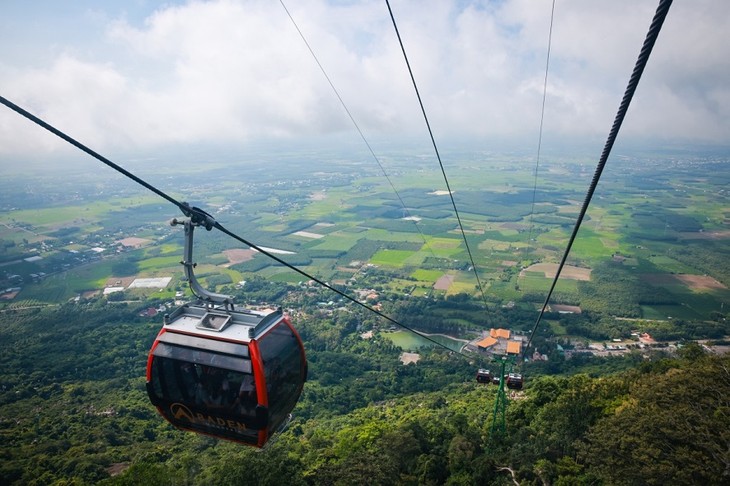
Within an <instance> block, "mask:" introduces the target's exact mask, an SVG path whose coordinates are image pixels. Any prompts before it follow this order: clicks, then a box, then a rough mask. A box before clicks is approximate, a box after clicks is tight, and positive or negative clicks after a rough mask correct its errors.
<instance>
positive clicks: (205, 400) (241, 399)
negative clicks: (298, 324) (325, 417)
mask: <svg viewBox="0 0 730 486" xmlns="http://www.w3.org/2000/svg"><path fill="white" fill-rule="evenodd" d="M173 224H178V222H177V221H175V220H173ZM182 224H184V225H185V236H186V238H185V261H183V265H184V266H185V274H186V276H187V278H188V280H189V282H190V287H191V289H192V290H193V293H194V294H196V295H197V296H198V297H199V298H200V300H199V301H198V302H196V303H191V304H185V305H183V306H182V307H179V308H178V309H176V310H175V311H174V312H172V313H171V314H169V315H166V316H165V320H164V325H163V327H162V329H161V330H160V333H159V334H158V335H157V338H156V339H155V342H154V344H153V345H152V349H151V350H150V354H149V358H148V360H147V393H148V395H149V397H150V400H151V401H152V403H153V404H154V405H155V406H156V407H157V409H158V411H159V412H160V414H161V415H162V416H163V417H164V418H165V419H167V420H168V421H169V422H170V423H172V424H173V425H174V426H175V427H178V428H180V429H184V430H191V431H194V432H200V433H203V434H207V435H211V436H214V437H218V438H221V439H227V440H232V441H236V442H241V443H244V444H249V445H253V446H256V447H263V446H264V444H266V442H267V440H268V439H269V437H271V435H272V434H273V433H275V432H276V431H277V430H279V429H280V428H281V427H283V426H285V425H286V423H287V422H288V420H289V418H290V412H291V411H292V409H293V408H294V406H295V405H296V403H297V400H298V399H299V396H300V394H301V392H302V388H303V386H304V381H305V380H306V375H307V362H306V358H305V354H304V347H303V345H302V340H301V338H300V337H299V334H298V333H297V332H296V330H295V329H294V327H293V326H292V325H291V322H290V321H289V318H288V317H287V316H285V315H284V314H283V313H282V311H281V309H279V310H277V311H276V312H273V313H269V314H265V313H261V312H255V311H252V310H248V309H243V308H240V307H237V306H234V305H233V303H232V299H231V298H230V297H228V296H225V295H221V294H215V293H212V292H208V291H207V290H205V289H203V288H202V287H201V286H200V284H199V283H198V282H197V280H196V279H195V275H194V274H193V266H194V265H193V263H192V246H193V229H194V226H196V225H197V224H196V223H193V222H191V221H185V222H183V223H182Z"/></svg>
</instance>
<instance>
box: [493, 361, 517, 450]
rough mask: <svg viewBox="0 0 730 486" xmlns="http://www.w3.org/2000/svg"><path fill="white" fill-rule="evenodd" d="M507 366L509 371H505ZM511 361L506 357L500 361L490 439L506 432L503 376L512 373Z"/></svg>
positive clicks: (505, 397) (505, 396) (505, 398)
mask: <svg viewBox="0 0 730 486" xmlns="http://www.w3.org/2000/svg"><path fill="white" fill-rule="evenodd" d="M507 364H509V370H507ZM512 364H513V360H511V359H510V358H508V357H507V356H503V357H502V359H501V360H500V367H499V368H500V369H499V389H498V390H497V397H496V398H495V399H494V412H493V417H492V430H491V432H490V434H489V435H490V437H492V438H495V437H496V435H495V433H496V432H497V431H499V433H501V434H504V433H505V432H506V431H507V420H506V418H505V412H506V410H507V394H506V393H505V391H504V385H505V382H506V381H507V380H506V379H505V376H506V375H507V373H509V372H511V371H512Z"/></svg>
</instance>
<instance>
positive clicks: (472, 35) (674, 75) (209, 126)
mask: <svg viewBox="0 0 730 486" xmlns="http://www.w3.org/2000/svg"><path fill="white" fill-rule="evenodd" d="M656 5H657V2H656V1H654V0H641V1H634V0H618V1H613V2H581V1H577V0H568V1H564V0H559V1H557V2H556V7H555V9H556V10H555V23H554V33H553V41H552V52H551V61H550V75H549V80H548V88H547V100H546V111H545V135H544V142H545V143H546V144H548V145H550V144H554V145H556V146H559V145H561V144H565V145H568V146H569V145H570V143H574V142H576V141H578V140H580V141H582V142H586V141H587V142H590V143H591V144H592V146H595V147H596V148H595V152H596V155H597V152H598V150H600V147H601V145H602V143H603V141H604V140H605V137H606V134H607V132H608V129H609V128H610V125H611V122H612V121H613V116H614V114H615V111H616V108H617V106H618V102H619V101H620V98H621V95H622V94H623V90H624V88H625V85H626V82H627V80H628V77H629V74H630V72H631V69H632V67H633V64H634V62H635V59H636V56H637V54H638V50H639V47H640V46H641V43H642V41H643V39H644V36H645V35H646V31H647V29H648V26H649V23H650V20H651V18H652V15H653V13H654V10H655V9H656ZM287 7H288V8H289V10H290V12H291V14H292V15H293V17H294V19H295V20H296V21H297V23H298V25H299V27H300V28H301V30H302V32H303V33H304V35H305V36H306V37H307V39H308V41H309V43H310V45H311V47H312V49H313V50H314V52H315V53H316V55H317V56H318V58H319V60H320V62H321V63H322V65H323V66H324V68H325V69H326V70H327V72H328V74H329V76H330V78H331V79H332V81H333V83H334V84H335V86H336V87H337V89H338V90H339V92H340V94H341V96H342V98H343V100H344V101H345V103H346V104H347V105H348V108H349V109H350V111H351V112H352V114H353V116H354V117H355V119H356V120H357V122H358V124H359V125H360V127H361V128H362V130H363V132H364V133H365V135H366V137H368V138H370V139H371V140H374V141H375V142H376V143H377V142H378V141H384V143H385V141H387V142H388V143H394V144H395V145H397V142H398V140H399V139H406V138H409V137H410V138H411V139H412V138H413V137H416V140H418V141H419V142H420V141H422V142H423V145H422V146H423V147H424V150H427V149H428V140H427V138H426V132H425V126H424V124H423V119H422V117H421V115H420V111H419V108H418V104H417V100H416V98H415V95H414V93H413V88H412V86H411V84H410V80H409V78H408V74H407V71H406V67H405V64H404V62H403V58H402V54H401V52H400V49H399V46H398V43H397V39H396V36H395V33H394V31H393V27H392V25H391V23H390V18H389V16H388V11H387V8H386V5H385V4H384V2H381V1H347V2H345V1H322V0H304V1H297V2H290V4H287ZM392 7H393V11H394V15H395V17H396V20H397V21H398V24H399V29H400V31H401V34H402V36H403V39H404V43H405V47H406V50H407V52H408V54H409V57H410V60H411V65H412V67H413V69H414V74H415V77H416V80H417V82H418V83H419V87H420V90H421V94H422V97H423V99H424V103H425V106H426V110H427V112H428V114H429V118H430V120H431V123H432V127H433V129H434V133H435V134H436V137H437V139H438V140H467V141H470V142H475V143H480V144H482V145H484V146H486V147H489V146H490V143H493V144H494V146H497V144H498V143H500V142H511V143H517V144H519V143H523V144H524V145H529V147H534V146H535V145H536V140H537V132H538V126H539V115H540V112H539V109H540V106H541V102H542V87H543V80H544V69H545V54H546V49H547V38H548V30H549V22H550V7H551V2H550V1H548V0H545V1H539V2H538V1H530V0H506V1H500V2H489V1H483V2H480V1H442V0H434V1H426V2H424V1H420V0H419V1H395V2H392ZM3 11H4V15H3V16H2V18H1V19H0V31H2V32H3V34H2V36H3V43H4V45H5V46H6V49H4V52H3V54H2V55H0V94H2V95H3V96H5V97H7V98H9V99H10V100H12V101H14V102H16V103H18V104H19V105H21V106H23V107H26V108H27V109H29V110H30V111H32V112H33V113H35V114H37V115H38V116H40V117H42V118H44V119H45V120H47V121H48V122H49V123H51V124H53V125H55V126H57V127H58V128H60V129H61V130H64V131H65V132H67V133H68V134H70V135H71V136H73V137H75V138H77V139H78V140H80V141H82V142H83V143H85V144H88V145H89V146H91V147H92V148H94V149H95V150H98V151H100V152H102V153H104V154H105V155H109V156H110V157H114V156H115V155H116V154H120V153H134V154H138V155H140V156H141V155H143V154H146V155H150V156H154V155H155V154H160V153H162V152H164V151H165V150H167V149H171V148H173V147H177V148H179V147H181V146H184V147H195V146H199V147H216V148H217V149H219V150H224V151H225V150H230V151H234V152H235V150H239V149H241V148H242V147H246V146H248V145H250V144H259V146H262V147H266V146H267V145H271V146H276V145H279V144H282V143H289V142H296V141H298V140H303V139H308V138H313V139H316V140H318V141H322V143H324V144H327V143H328V141H330V143H333V144H334V143H336V141H342V140H345V141H347V142H352V143H357V142H358V141H359V137H358V136H357V134H356V132H355V130H354V129H353V127H352V124H351V122H350V120H349V119H348V118H347V115H346V113H345V112H344V110H343V109H342V106H341V105H340V104H339V101H338V100H337V98H336V97H335V95H334V94H333V93H332V91H331V89H330V87H329V85H328V84H327V81H326V79H325V78H324V76H323V75H322V73H321V72H320V71H319V68H318V67H317V65H316V63H315V62H314V60H313V59H312V57H311V55H310V53H309V52H308V50H307V47H306V46H305V44H304V43H303V42H302V40H301V39H300V38H299V35H298V33H297V31H296V29H295V28H294V26H293V25H292V23H291V22H290V20H289V18H288V17H287V15H286V12H285V11H284V9H283V8H282V6H281V5H280V4H279V3H278V2H271V1H229V0H222V1H212V2H167V3H165V4H164V5H159V4H157V3H156V2H146V1H137V2H131V3H130V2H120V1H113V2H103V3H98V2H91V1H83V2H73V3H71V4H66V3H64V4H60V3H57V2H52V1H44V2H40V3H39V2H34V3H33V4H32V5H31V4H28V3H27V2H20V1H15V0H13V1H9V2H5V3H4V6H3ZM729 42H730V5H728V4H727V3H726V2H724V1H723V0H698V1H693V2H675V5H673V7H672V10H671V11H670V13H669V16H668V18H667V21H666V23H665V26H664V29H663V31H662V32H661V35H660V37H659V41H658V42H657V46H656V48H655V51H654V53H653V55H652V59H651V60H650V62H649V65H648V68H647V70H646V72H645V75H644V78H643V79H642V82H641V85H640V86H639V90H638V92H637V95H636V97H635V99H634V103H633V105H632V107H631V109H630V111H629V116H628V117H627V120H626V122H625V124H624V127H623V129H622V135H621V137H620V141H623V142H626V141H634V142H636V143H640V144H641V143H644V142H645V143H646V144H650V145H651V146H652V147H654V148H656V147H661V146H662V145H663V144H667V143H672V144H676V143H681V144H684V145H692V144H702V145H711V146H715V145H726V144H727V140H728V134H730V58H728V56H727V55H726V53H725V52H724V49H723V46H726V45H728V43H729ZM563 148H565V147H564V146H563ZM75 151H76V149H74V148H72V147H69V146H67V145H66V144H65V142H62V141H60V140H58V139H56V138H55V137H54V136H52V135H50V134H47V133H45V132H44V131H43V130H41V129H39V128H38V127H36V126H34V125H32V124H30V123H29V122H27V121H26V120H24V119H22V118H21V117H19V116H18V115H17V114H15V113H13V112H11V111H10V110H8V109H6V108H3V109H2V110H0V169H2V168H8V167H10V166H13V165H17V164H18V161H19V160H24V159H26V158H33V157H42V158H44V159H46V160H49V158H50V160H53V158H54V157H64V156H66V157H68V156H69V154H72V155H77V154H74V152H75Z"/></svg>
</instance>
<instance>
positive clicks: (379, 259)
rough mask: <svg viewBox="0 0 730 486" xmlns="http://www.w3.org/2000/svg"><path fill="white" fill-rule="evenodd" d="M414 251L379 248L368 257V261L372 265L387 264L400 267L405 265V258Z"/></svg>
mask: <svg viewBox="0 0 730 486" xmlns="http://www.w3.org/2000/svg"><path fill="white" fill-rule="evenodd" d="M414 254H415V252H412V251H403V250H389V249H387V248H386V249H383V250H379V251H378V252H377V253H375V255H373V257H372V258H371V259H370V263H372V264H373V265H387V266H390V267H402V266H403V265H405V262H406V260H407V259H409V258H410V257H412V256H413V255H414Z"/></svg>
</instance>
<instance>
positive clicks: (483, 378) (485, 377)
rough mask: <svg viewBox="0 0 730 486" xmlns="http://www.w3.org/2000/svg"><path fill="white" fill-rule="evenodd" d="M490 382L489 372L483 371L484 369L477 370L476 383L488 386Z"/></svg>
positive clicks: (490, 374)
mask: <svg viewBox="0 0 730 486" xmlns="http://www.w3.org/2000/svg"><path fill="white" fill-rule="evenodd" d="M491 382H492V373H490V372H489V370H485V369H484V368H479V369H478V370H477V383H486V384H490V383H491Z"/></svg>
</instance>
